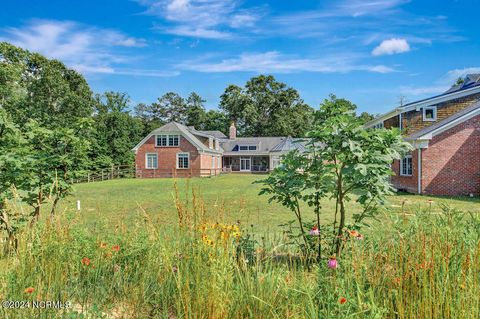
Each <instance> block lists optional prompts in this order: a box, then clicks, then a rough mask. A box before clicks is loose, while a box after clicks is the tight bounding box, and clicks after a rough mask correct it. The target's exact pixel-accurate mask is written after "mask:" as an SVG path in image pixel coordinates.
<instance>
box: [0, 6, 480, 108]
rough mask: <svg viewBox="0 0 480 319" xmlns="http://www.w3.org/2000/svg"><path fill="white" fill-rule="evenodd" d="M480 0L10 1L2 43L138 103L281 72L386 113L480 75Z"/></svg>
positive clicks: (0, 16) (314, 95)
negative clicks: (471, 75) (56, 61)
mask: <svg viewBox="0 0 480 319" xmlns="http://www.w3.org/2000/svg"><path fill="white" fill-rule="evenodd" d="M479 8H480V0H465V1H463V0H458V1H446V0H445V1H414V0H412V1H408V0H336V1H330V0H327V1H314V0H309V1H305V0H296V1H286V0H276V1H275V0H274V1H249V0H245V1H240V0H239V1H236V0H136V1H133V0H132V1H121V0H109V1H101V0H97V1H91V0H83V1H68V2H67V1H64V0H53V1H40V0H31V1H5V2H4V3H3V4H2V10H1V11H0V40H3V41H8V42H11V43H14V44H16V45H19V46H21V47H24V48H27V49H30V50H32V51H38V52H41V53H43V54H45V55H46V56H48V57H50V58H58V59H60V60H62V61H63V62H64V63H66V64H67V65H68V66H69V67H72V68H75V69H77V70H78V71H80V72H81V73H82V74H84V75H85V77H86V78H87V80H88V82H89V84H90V85H91V87H92V89H93V90H94V91H95V92H103V91H107V90H114V91H121V92H127V93H128V94H129V95H130V96H131V98H132V101H133V103H138V102H146V103H150V102H153V101H154V100H155V99H156V98H157V97H159V96H161V95H162V94H164V93H165V92H168V91H175V92H178V93H180V94H182V95H187V94H188V93H189V92H191V91H195V92H197V93H199V94H200V95H201V96H203V97H204V98H205V99H206V100H207V103H206V105H207V108H216V107H217V105H218V101H219V97H220V95H221V94H222V93H223V91H224V89H225V87H226V86H227V85H228V84H238V85H242V84H244V83H245V82H246V81H247V80H248V79H249V78H250V77H252V76H255V75H258V74H273V75H275V77H277V78H278V79H279V80H281V81H283V82H286V83H287V84H288V85H290V86H292V87H294V88H296V89H297V90H299V92H300V94H301V96H302V97H303V99H304V100H305V101H306V102H307V103H309V104H310V105H311V106H313V107H317V106H318V104H319V103H320V102H321V101H322V100H323V99H324V98H326V97H327V96H328V94H330V93H334V94H336V95H337V96H340V97H345V98H348V99H350V100H351V101H353V102H354V103H356V104H357V106H358V108H359V110H360V111H369V112H372V113H381V112H384V111H386V110H388V109H389V108H391V107H393V106H396V105H397V104H398V101H399V97H400V96H404V97H405V99H406V101H410V102H411V101H415V100H417V99H420V98H423V97H427V96H431V95H434V94H437V93H440V92H442V91H444V90H445V89H447V88H448V87H449V85H450V84H451V83H452V82H453V81H454V80H455V79H456V78H457V77H458V76H461V75H464V74H466V73H469V72H480V61H479V57H480V32H479V30H480V25H479V23H478V9H479Z"/></svg>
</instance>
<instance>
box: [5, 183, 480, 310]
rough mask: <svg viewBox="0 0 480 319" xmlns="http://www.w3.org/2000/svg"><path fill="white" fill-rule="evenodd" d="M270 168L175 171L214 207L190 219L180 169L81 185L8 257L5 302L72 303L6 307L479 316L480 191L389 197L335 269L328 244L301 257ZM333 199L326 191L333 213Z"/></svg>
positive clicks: (347, 243) (327, 213) (346, 242)
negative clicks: (164, 175)
mask: <svg viewBox="0 0 480 319" xmlns="http://www.w3.org/2000/svg"><path fill="white" fill-rule="evenodd" d="M258 178H261V176H254V175H225V176H220V177H216V178H202V179H201V178H196V179H191V180H179V181H177V182H178V189H179V194H180V195H181V196H180V197H182V200H181V205H183V207H187V206H189V205H191V204H192V200H193V198H192V197H193V196H192V195H191V189H192V188H193V189H194V190H195V191H196V195H195V200H196V203H197V205H198V204H203V203H204V204H205V209H204V210H190V211H189V212H187V211H188V210H187V209H185V210H184V212H185V213H186V214H191V215H188V216H190V221H191V220H194V221H195V223H180V224H179V222H178V217H177V210H176V206H175V203H174V197H175V187H174V182H175V181H174V180H172V179H155V180H140V179H139V180H134V179H131V180H114V181H106V182H98V183H90V184H79V185H76V186H75V188H76V190H75V194H74V195H73V196H71V197H70V198H68V199H67V200H65V201H64V202H62V207H61V208H62V210H63V212H59V214H58V215H57V217H56V218H55V219H50V218H43V220H42V221H41V222H40V223H38V224H36V225H35V227H26V228H25V229H24V231H22V232H20V234H19V236H18V243H19V245H18V250H17V251H15V252H10V253H6V254H4V255H0V301H2V300H17V301H22V300H24V301H28V302H33V301H45V300H46V301H48V300H51V301H58V302H62V303H63V304H65V305H68V307H66V308H63V309H55V308H48V309H33V308H31V307H30V308H20V309H12V308H14V307H13V306H15V304H10V303H6V304H5V303H2V304H1V305H2V306H0V318H2V319H3V318H5V319H16V318H20V319H23V318H40V319H50V318H71V319H73V318H75V319H86V318H89V319H90V318H91V319H94V318H95V319H96V318H107V319H124V318H133V319H137V318H138V319H144V318H152V319H157V318H168V319H177V318H178V319H179V318H185V319H187V318H188V319H197V318H212V319H217V318H218V319H224V318H234V319H245V318H251V319H253V318H255V319H256V318H261V319H263V318H265V319H270V318H292V319H305V318H309V319H310V318H312V319H318V318H358V319H361V318H362V319H363V318H371V319H379V318H392V319H393V318H445V319H450V318H455V319H456V318H458V319H464V318H472V319H474V318H475V319H477V318H479V317H480V298H478V296H479V295H480V214H479V209H480V202H479V201H478V199H470V198H440V197H435V198H433V197H425V196H415V195H396V196H391V197H390V198H389V199H388V202H387V203H385V207H384V208H385V209H384V212H383V213H382V214H380V216H379V218H378V221H377V222H373V223H371V224H372V227H369V228H367V227H362V228H361V229H360V232H361V234H362V235H363V236H362V238H361V239H359V238H358V237H351V236H348V237H343V238H342V240H343V249H342V252H341V254H340V255H337V259H336V261H337V262H338V267H336V266H335V267H332V266H330V262H331V258H332V257H331V255H330V251H328V252H325V253H324V254H323V255H324V256H322V257H323V258H322V260H311V259H310V260H306V259H302V258H301V256H302V255H301V253H300V250H299V245H298V243H297V244H296V243H295V239H293V240H292V238H289V237H287V236H278V233H277V232H279V231H281V228H280V227H278V225H279V224H282V223H285V222H287V221H289V220H291V219H292V214H291V213H290V212H289V211H287V210H285V209H284V208H283V207H281V206H279V205H278V204H268V202H267V198H266V197H259V196H258V195H257V194H258V191H259V189H260V186H259V185H258V184H252V182H253V181H255V180H257V179H258ZM77 200H80V201H81V204H82V209H81V211H80V212H76V211H75V207H76V201H77ZM429 200H432V202H431V203H430V202H429ZM402 203H404V210H403V213H404V214H399V213H400V212H401V206H402ZM444 204H446V205H448V206H450V207H451V208H453V210H452V209H447V208H445V206H444ZM197 207H198V206H197ZM355 209H358V207H356V206H355V205H354V204H351V206H349V210H348V213H349V214H352V213H354V212H355ZM333 210H334V205H333V203H332V202H331V201H329V202H326V203H325V205H324V219H325V220H328V219H330V218H331V216H332V213H333ZM45 211H46V212H48V207H46V209H45ZM180 211H182V210H180ZM203 211H205V214H206V215H205V216H203V213H201V212H203ZM192 212H193V214H192ZM469 212H476V213H469ZM305 213H307V211H305ZM310 214H311V213H310ZM44 215H46V214H44ZM312 217H313V216H312ZM238 219H239V220H240V221H241V223H240V225H237V224H235V225H232V223H234V222H236V221H237V220H238ZM222 221H223V222H224V223H222ZM216 222H220V223H219V224H217V223H216ZM250 224H253V225H254V228H253V229H254V232H256V233H262V237H260V236H257V234H255V235H254V236H252V234H251V231H250V229H251V227H250ZM308 238H309V240H312V241H315V240H317V238H320V237H316V236H314V235H309V237H308ZM329 244H330V241H329V240H327V239H322V245H329ZM324 247H326V246H324Z"/></svg>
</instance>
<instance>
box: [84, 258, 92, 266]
mask: <svg viewBox="0 0 480 319" xmlns="http://www.w3.org/2000/svg"><path fill="white" fill-rule="evenodd" d="M90 263H91V260H90V258H88V257H83V259H82V265H84V266H89V265H90Z"/></svg>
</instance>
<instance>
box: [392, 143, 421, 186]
mask: <svg viewBox="0 0 480 319" xmlns="http://www.w3.org/2000/svg"><path fill="white" fill-rule="evenodd" d="M392 170H393V172H394V173H395V176H393V177H392V184H393V187H395V188H396V189H398V190H402V191H407V192H409V193H417V191H418V150H414V151H413V152H412V176H400V161H398V160H397V161H394V162H393V164H392Z"/></svg>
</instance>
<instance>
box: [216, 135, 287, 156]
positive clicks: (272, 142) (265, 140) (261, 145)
mask: <svg viewBox="0 0 480 319" xmlns="http://www.w3.org/2000/svg"><path fill="white" fill-rule="evenodd" d="M283 139H285V137H237V138H236V139H232V140H229V139H225V140H221V142H220V145H221V146H222V148H223V149H224V150H225V152H233V153H235V154H255V153H256V154H259V153H269V152H270V151H271V150H272V148H274V147H275V146H276V145H278V144H279V143H280V142H282V140H283ZM237 145H255V146H257V150H256V151H241V152H237V151H234V150H233V149H234V148H235V147H236V146H237Z"/></svg>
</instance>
